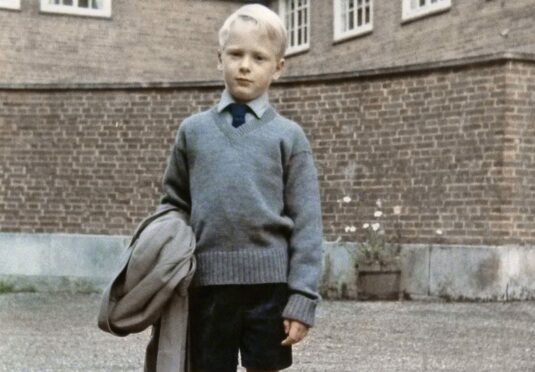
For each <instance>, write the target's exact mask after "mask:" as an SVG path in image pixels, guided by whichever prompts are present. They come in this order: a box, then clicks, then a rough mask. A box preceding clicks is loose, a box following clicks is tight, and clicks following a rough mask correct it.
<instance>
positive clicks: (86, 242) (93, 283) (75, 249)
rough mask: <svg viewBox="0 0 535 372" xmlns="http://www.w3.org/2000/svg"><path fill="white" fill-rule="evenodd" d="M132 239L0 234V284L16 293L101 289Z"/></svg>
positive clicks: (100, 236)
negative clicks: (12, 287)
mask: <svg viewBox="0 0 535 372" xmlns="http://www.w3.org/2000/svg"><path fill="white" fill-rule="evenodd" d="M128 242H129V238H127V237H124V236H102V235H82V234H15V233H0V257H2V260H0V281H3V282H4V283H6V284H7V285H9V286H14V290H20V289H24V288H27V289H28V288H33V289H35V290H52V291H55V290H69V291H77V290H80V291H86V290H89V289H91V290H97V289H102V288H103V287H104V286H105V285H106V284H107V281H109V279H110V278H111V276H112V275H113V273H114V272H115V271H116V269H117V265H118V259H119V257H120V255H121V252H122V251H123V250H124V249H125V247H126V245H127V244H128Z"/></svg>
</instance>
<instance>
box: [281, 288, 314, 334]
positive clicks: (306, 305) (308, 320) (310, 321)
mask: <svg viewBox="0 0 535 372" xmlns="http://www.w3.org/2000/svg"><path fill="white" fill-rule="evenodd" d="M317 304H318V300H312V299H310V298H308V297H306V296H303V295H302V294H299V293H294V294H292V295H290V298H289V299H288V303H287V304H286V307H285V308H284V311H283V312H282V317H283V318H285V319H294V320H298V321H300V322H301V323H304V324H306V325H307V326H309V327H312V326H314V318H315V317H316V305H317Z"/></svg>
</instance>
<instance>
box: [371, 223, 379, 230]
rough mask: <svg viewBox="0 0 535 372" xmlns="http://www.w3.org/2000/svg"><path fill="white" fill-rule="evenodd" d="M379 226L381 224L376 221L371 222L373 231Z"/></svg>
mask: <svg viewBox="0 0 535 372" xmlns="http://www.w3.org/2000/svg"><path fill="white" fill-rule="evenodd" d="M380 227H381V224H380V223H378V222H376V223H372V230H373V231H377V230H379V228H380Z"/></svg>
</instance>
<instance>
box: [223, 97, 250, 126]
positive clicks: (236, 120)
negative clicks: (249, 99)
mask: <svg viewBox="0 0 535 372" xmlns="http://www.w3.org/2000/svg"><path fill="white" fill-rule="evenodd" d="M228 108H229V111H230V114H231V115H232V126H233V127H234V128H238V127H239V126H240V125H242V124H243V123H245V113H246V112H247V105H244V104H243V103H231V104H230V105H228Z"/></svg>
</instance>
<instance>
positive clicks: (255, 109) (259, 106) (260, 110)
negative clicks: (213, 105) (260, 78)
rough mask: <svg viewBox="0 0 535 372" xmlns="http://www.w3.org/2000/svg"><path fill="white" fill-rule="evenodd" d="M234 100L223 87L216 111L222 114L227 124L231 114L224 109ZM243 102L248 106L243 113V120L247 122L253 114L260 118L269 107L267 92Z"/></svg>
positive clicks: (230, 120)
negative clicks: (247, 109)
mask: <svg viewBox="0 0 535 372" xmlns="http://www.w3.org/2000/svg"><path fill="white" fill-rule="evenodd" d="M235 102H236V100H235V99H234V98H232V96H231V95H230V93H229V92H228V91H227V90H226V89H225V90H224V91H223V93H221V99H220V100H219V103H218V104H217V112H218V113H219V114H220V115H222V116H223V118H224V119H225V121H226V122H227V123H229V124H231V123H232V115H231V114H230V112H228V111H227V110H225V109H226V108H227V107H228V105H230V104H231V103H235ZM245 104H246V105H247V106H248V107H249V111H247V113H246V114H245V122H246V123H247V122H248V121H250V120H251V119H253V118H254V117H255V116H256V118H257V119H260V118H261V117H262V115H264V112H266V110H267V108H268V107H269V97H268V94H267V93H264V94H262V95H261V96H260V97H258V98H255V99H253V100H252V101H249V102H246V103H245Z"/></svg>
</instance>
